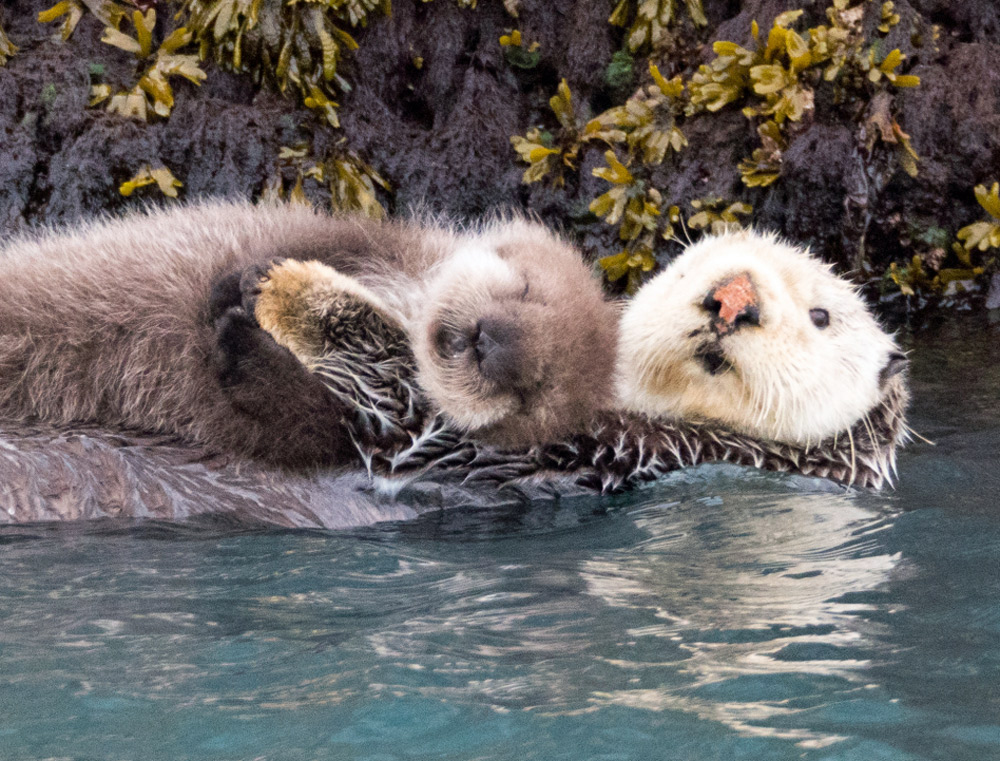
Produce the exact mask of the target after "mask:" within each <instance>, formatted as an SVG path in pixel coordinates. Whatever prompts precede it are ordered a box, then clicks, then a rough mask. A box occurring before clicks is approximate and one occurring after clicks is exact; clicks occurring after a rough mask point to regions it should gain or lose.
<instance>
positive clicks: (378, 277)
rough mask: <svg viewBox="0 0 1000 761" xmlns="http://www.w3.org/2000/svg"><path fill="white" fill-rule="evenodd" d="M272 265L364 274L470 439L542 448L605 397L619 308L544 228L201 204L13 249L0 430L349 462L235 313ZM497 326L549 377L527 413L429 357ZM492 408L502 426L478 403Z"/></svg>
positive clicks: (300, 377)
mask: <svg viewBox="0 0 1000 761" xmlns="http://www.w3.org/2000/svg"><path fill="white" fill-rule="evenodd" d="M276 256H281V257H290V258H296V259H315V260H318V261H321V262H324V263H326V264H330V265H333V266H335V267H336V268H337V269H338V270H341V271H343V272H345V273H346V274H348V275H353V276H355V277H357V278H359V279H362V280H364V281H365V284H366V286H367V287H368V288H370V289H371V291H372V292H374V293H376V294H377V297H378V298H379V299H380V300H381V301H382V302H383V303H384V304H385V307H386V309H388V310H390V311H391V312H392V313H393V315H395V316H396V317H397V318H398V319H399V320H400V321H401V322H402V323H403V325H404V326H405V328H406V329H407V331H409V332H410V335H411V341H412V343H413V345H414V347H415V348H416V350H417V356H418V362H419V364H420V365H421V378H422V379H424V380H425V381H426V384H427V391H428V394H429V395H430V396H431V397H432V399H433V400H435V401H437V400H440V401H441V403H442V404H443V405H444V404H447V405H450V406H451V407H452V408H453V410H454V411H453V413H452V414H453V417H454V419H455V420H456V421H457V422H458V423H459V424H460V425H461V426H463V428H464V429H465V430H468V431H471V432H473V433H475V432H476V431H477V430H479V429H482V431H483V432H484V434H486V435H487V436H489V435H491V434H494V435H495V439H496V440H498V441H501V442H510V443H521V442H523V441H530V440H535V439H537V438H538V437H545V436H548V435H550V433H552V432H554V431H559V430H564V429H565V427H566V426H571V425H573V424H574V422H575V421H579V420H582V419H585V418H586V416H587V415H588V414H589V413H590V411H591V410H592V409H593V408H594V406H596V404H597V401H598V400H601V399H604V398H606V396H607V394H608V393H609V392H610V382H611V381H610V379H611V369H612V365H613V356H614V335H613V330H614V320H613V318H612V317H611V312H610V310H611V307H610V306H609V305H607V304H606V303H605V302H604V301H603V299H602V298H601V296H600V292H599V289H598V287H597V285H596V284H595V282H594V281H593V280H592V279H591V278H590V276H589V274H588V272H587V270H586V268H585V267H584V266H583V264H582V262H581V261H580V259H579V257H578V256H577V255H576V254H575V252H573V251H572V249H570V248H568V247H567V246H565V245H564V244H561V243H560V242H559V241H558V240H556V239H555V238H554V237H553V236H551V235H550V234H548V233H546V232H545V231H544V230H543V229H542V228H540V227H537V226H534V225H530V224H527V223H523V222H502V223H496V224H495V225H493V226H492V227H489V228H487V229H486V230H484V231H481V232H462V231H456V230H454V229H451V228H448V227H446V226H439V227H435V226H427V225H419V224H411V223H402V222H400V223H381V224H380V223H374V222H368V221H362V220H356V219H335V218H331V217H329V216H326V215H324V214H320V213H315V212H313V211H312V210H310V209H307V208H304V207H298V206H275V207H269V206H262V207H253V206H250V205H246V204H240V203H209V204H201V205H193V206H187V207H179V208H176V207H175V208H171V209H169V210H165V211H156V212H151V213H149V214H137V215H132V216H127V217H125V218H122V219H113V220H106V221H100V222H93V223H90V224H86V225H83V226H81V227H79V228H76V229H74V230H71V231H65V232H47V233H41V234H38V235H34V236H30V237H25V238H21V239H18V240H14V241H11V242H8V243H7V244H5V245H4V246H3V247H2V251H0V261H2V267H3V278H2V279H0V417H3V418H6V419H8V420H17V421H26V420H32V419H36V420H43V421H46V422H51V423H57V424H64V423H79V422H90V423H97V424H100V425H105V426H113V427H126V428H133V429H141V430H148V431H165V432H172V433H177V434H180V435H182V436H183V437H185V438H186V439H188V440H191V441H196V442H199V443H202V444H207V445H208V446H209V447H210V448H212V449H214V450H216V451H221V452H227V453H236V454H238V455H247V456H253V457H259V458H263V459H265V460H268V461H270V462H274V463H280V464H284V465H291V466H302V465H310V464H330V463H336V462H344V461H347V460H351V459H353V457H354V451H353V447H352V445H351V443H350V442H349V441H347V440H346V439H345V437H344V435H343V431H342V430H341V428H340V423H341V422H342V421H343V420H344V419H345V418H346V417H348V416H350V415H351V414H352V411H351V410H350V409H349V408H346V407H345V405H344V404H343V403H342V402H341V401H338V400H337V399H336V398H335V397H333V396H331V395H330V394H329V393H328V391H327V389H326V388H325V387H324V386H323V384H322V383H321V382H319V380H318V379H317V378H315V377H314V376H313V375H312V374H310V373H309V372H308V370H307V369H306V368H305V367H303V366H302V365H301V364H300V363H299V362H297V361H296V360H295V359H294V357H293V356H292V355H291V354H290V353H289V352H288V351H287V350H286V349H284V348H282V347H280V346H279V345H278V344H276V343H275V342H274V341H273V339H271V337H270V336H268V335H267V334H266V333H264V332H263V331H261V330H259V329H257V328H256V326H255V325H254V324H253V323H252V320H250V318H249V316H247V315H244V314H241V312H240V310H239V308H238V307H235V308H230V309H228V310H227V309H225V307H226V306H229V305H230V304H229V303H228V302H230V301H232V300H233V298H232V297H231V296H229V295H227V294H226V293H225V290H226V288H227V287H231V284H232V281H231V279H229V280H227V278H226V275H227V274H229V273H233V272H240V271H243V270H246V269H248V268H251V267H253V266H254V265H259V264H260V263H261V262H262V261H265V260H267V259H269V258H272V257H276ZM567 273H569V274H567ZM227 283H229V286H227ZM220 284H221V290H220ZM213 286H214V287H215V292H214V293H213ZM580 288H582V289H583V290H584V291H585V295H583V296H579V297H574V298H570V297H568V296H569V294H571V293H574V292H575V291H574V289H580ZM532 292H534V293H540V294H541V297H540V299H539V301H538V302H536V303H529V300H528V299H527V297H526V294H530V293H532ZM522 296H524V298H522ZM235 299H236V301H237V302H238V300H239V294H238V293H237V294H235ZM213 305H214V306H215V309H214V310H213ZM220 305H221V306H220ZM486 314H488V315H496V319H499V320H502V321H508V322H512V323H514V324H516V325H517V326H518V330H519V331H520V332H519V333H518V335H519V340H518V342H517V344H516V348H517V351H518V352H519V354H520V355H521V357H520V359H521V360H522V361H524V362H527V363H529V364H530V363H538V365H539V367H538V370H537V374H536V375H535V376H531V377H533V378H535V379H536V380H537V383H536V385H534V386H533V387H532V388H529V389H525V390H524V391H523V392H521V396H520V397H518V398H517V401H516V403H515V401H513V398H512V397H511V395H510V394H506V396H505V395H504V394H505V393H506V391H507V389H506V388H502V387H501V386H502V385H503V384H494V382H493V381H489V382H488V383H484V384H480V385H478V386H477V385H476V380H475V376H476V373H477V367H476V365H475V362H474V358H470V357H468V356H465V357H463V358H460V359H461V360H462V361H461V362H455V358H454V357H442V356H440V355H439V354H436V353H435V346H434V340H435V336H437V335H438V334H439V331H440V326H441V324H442V323H447V324H448V325H449V326H452V325H454V326H455V329H458V327H459V326H460V327H461V329H463V330H473V329H475V325H476V323H477V320H479V319H481V318H482V317H483V316H484V315H486ZM536 352H537V353H538V354H539V355H540V356H539V358H536V357H535V356H534V355H535V353H536ZM578 355H579V356H578ZM605 355H606V360H605V359H603V357H604V356H605ZM550 358H556V359H555V362H554V364H553V363H552V362H551V361H550ZM530 366H531V368H534V364H531V365H530ZM586 369H590V370H591V374H590V376H589V378H587V380H584V379H582V377H581V376H584V375H586ZM529 375H530V373H528V372H527V371H525V372H523V373H519V378H521V377H528V376H529ZM456 383H457V384H458V385H457V388H459V389H460V391H461V393H455V388H456V386H455V384H456ZM490 384H493V385H490ZM478 394H482V398H481V397H480V396H479V395H478ZM493 397H496V398H498V399H500V401H501V402H504V403H505V404H506V406H502V407H501V411H500V413H497V412H496V411H495V410H494V408H493V406H491V405H488V404H485V403H484V402H483V399H486V400H492V399H493ZM466 412H468V413H469V414H468V415H466V414H465V413H466Z"/></svg>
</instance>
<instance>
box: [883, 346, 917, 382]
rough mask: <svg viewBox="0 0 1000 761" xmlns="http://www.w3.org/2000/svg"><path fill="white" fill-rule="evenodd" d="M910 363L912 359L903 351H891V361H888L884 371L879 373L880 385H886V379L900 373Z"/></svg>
mask: <svg viewBox="0 0 1000 761" xmlns="http://www.w3.org/2000/svg"><path fill="white" fill-rule="evenodd" d="M908 364H910V360H908V359H907V358H906V355H905V354H903V353H902V352H901V351H894V352H892V353H890V354H889V361H888V362H886V364H885V367H883V368H882V372H880V373H879V381H880V385H885V383H886V381H888V380H889V378H891V377H892V376H894V375H899V374H900V373H901V372H903V370H905V369H906V366H907V365H908Z"/></svg>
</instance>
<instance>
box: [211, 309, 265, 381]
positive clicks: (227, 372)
mask: <svg viewBox="0 0 1000 761" xmlns="http://www.w3.org/2000/svg"><path fill="white" fill-rule="evenodd" d="M214 326H215V353H214V356H213V358H212V359H213V362H214V364H215V369H216V372H217V373H218V376H219V380H220V382H221V383H222V385H223V386H232V385H235V384H237V383H240V382H241V381H242V380H243V378H242V371H243V370H244V369H245V367H246V360H247V359H248V358H251V357H253V356H254V355H255V354H256V353H257V352H259V351H260V345H261V341H262V340H270V339H269V337H268V336H267V334H266V333H264V331H262V330H261V329H260V327H258V325H257V322H256V321H255V320H254V319H253V317H251V316H250V315H248V314H247V313H246V311H244V309H243V307H240V306H233V307H230V308H229V309H227V310H226V311H224V312H223V313H222V314H221V315H219V316H218V317H217V318H216V319H215V321H214Z"/></svg>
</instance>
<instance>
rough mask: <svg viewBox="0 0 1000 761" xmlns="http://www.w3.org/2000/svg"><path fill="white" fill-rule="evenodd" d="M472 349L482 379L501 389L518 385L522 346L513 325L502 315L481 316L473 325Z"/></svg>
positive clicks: (522, 359)
mask: <svg viewBox="0 0 1000 761" xmlns="http://www.w3.org/2000/svg"><path fill="white" fill-rule="evenodd" d="M473 350H474V351H475V355H476V362H477V363H478V364H479V372H480V373H481V374H482V376H483V377H484V378H486V380H489V381H492V382H493V383H496V384H497V385H498V386H499V387H501V388H502V389H504V390H512V389H515V388H517V387H518V386H520V385H521V382H522V379H521V374H522V364H523V361H524V357H523V354H524V346H523V345H522V341H521V331H520V330H518V328H517V326H516V325H513V324H512V323H510V322H508V321H506V320H502V319H491V318H483V319H482V320H480V321H479V323H478V324H477V326H476V334H475V338H474V340H473Z"/></svg>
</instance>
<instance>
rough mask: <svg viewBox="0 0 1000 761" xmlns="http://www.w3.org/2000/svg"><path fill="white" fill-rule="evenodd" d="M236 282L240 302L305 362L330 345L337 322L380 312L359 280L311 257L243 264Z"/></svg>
mask: <svg viewBox="0 0 1000 761" xmlns="http://www.w3.org/2000/svg"><path fill="white" fill-rule="evenodd" d="M240 287H241V290H242V291H243V294H244V295H243V304H244V308H246V309H247V310H248V311H252V314H253V315H254V317H255V318H256V320H257V323H258V324H259V325H260V326H261V327H262V328H263V329H264V330H266V331H267V332H268V333H270V334H271V335H272V336H273V337H274V339H275V340H276V341H277V342H278V343H279V344H281V345H282V346H285V347H287V348H288V349H290V350H291V351H292V353H293V354H295V355H296V356H297V357H298V358H299V359H300V360H301V361H302V362H304V363H306V364H310V362H311V360H314V359H316V358H318V357H320V356H321V355H323V354H324V353H326V352H327V351H328V350H329V348H330V347H329V343H330V342H329V339H330V338H331V337H333V336H335V335H336V333H337V326H338V325H341V324H344V323H353V322H354V321H355V320H357V319H358V317H360V316H361V315H362V314H367V313H372V312H375V313H382V312H383V309H382V306H381V304H380V303H379V301H378V299H377V297H376V296H375V295H374V294H373V293H371V292H370V291H369V290H368V289H367V288H365V287H364V286H363V285H361V284H360V283H359V282H358V281H356V280H355V279H354V278H351V277H348V276H346V275H343V274H341V273H340V272H338V271H337V270H335V269H333V268H332V267H328V266H326V265H325V264H321V263H320V262H315V261H308V262H303V261H298V260H295V259H285V260H282V261H279V262H277V263H272V264H270V265H266V266H264V267H259V268H253V269H251V270H247V271H246V272H245V273H244V275H243V278H242V279H241V283H240ZM334 343H336V341H334Z"/></svg>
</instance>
